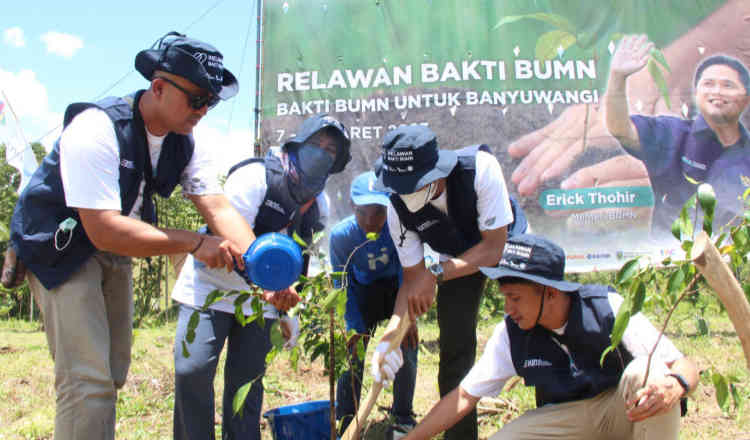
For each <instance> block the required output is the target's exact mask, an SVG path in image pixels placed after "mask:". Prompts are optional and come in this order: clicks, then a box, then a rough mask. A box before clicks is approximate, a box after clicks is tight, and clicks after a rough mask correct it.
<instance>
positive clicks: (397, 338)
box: [341, 312, 411, 440]
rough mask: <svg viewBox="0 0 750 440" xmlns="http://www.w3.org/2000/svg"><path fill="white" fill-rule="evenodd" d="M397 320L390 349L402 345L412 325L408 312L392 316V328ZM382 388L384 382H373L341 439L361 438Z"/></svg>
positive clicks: (352, 439)
mask: <svg viewBox="0 0 750 440" xmlns="http://www.w3.org/2000/svg"><path fill="white" fill-rule="evenodd" d="M396 321H398V323H397V325H396V330H394V333H393V337H391V340H390V342H389V344H388V351H390V350H393V349H394V348H396V347H398V346H400V345H401V341H402V340H403V339H404V336H406V332H407V331H408V330H409V327H410V326H411V320H410V319H409V314H408V312H407V313H406V315H405V316H404V317H403V318H401V317H399V316H398V315H393V316H392V317H391V320H390V321H389V322H388V327H389V328H390V327H391V326H392V325H393V323H394V322H396ZM382 389H383V384H382V383H380V382H373V384H372V388H370V392H369V393H368V394H367V401H365V404H364V405H361V406H360V407H359V411H357V416H356V417H355V418H354V420H352V421H351V423H349V426H348V427H347V428H346V431H345V432H344V435H342V436H341V440H355V439H358V438H359V432H360V431H361V430H362V426H363V425H364V423H365V421H367V417H368V416H369V415H370V411H372V407H373V406H375V402H376V401H377V400H378V395H380V391H381V390H382Z"/></svg>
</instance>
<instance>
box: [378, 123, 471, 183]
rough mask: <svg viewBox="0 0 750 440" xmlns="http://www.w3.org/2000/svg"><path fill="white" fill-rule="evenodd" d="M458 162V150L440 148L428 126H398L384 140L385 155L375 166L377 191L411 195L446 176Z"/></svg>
mask: <svg viewBox="0 0 750 440" xmlns="http://www.w3.org/2000/svg"><path fill="white" fill-rule="evenodd" d="M457 162H458V155H457V154H456V152H455V151H451V150H440V149H439V148H438V144H437V139H436V138H435V133H433V132H432V130H430V129H429V128H428V127H426V126H424V125H408V126H403V127H399V128H396V129H395V130H391V131H389V132H388V133H386V135H385V137H384V138H383V154H382V155H381V157H380V158H379V159H378V160H377V162H376V163H375V173H376V174H377V176H378V181H377V184H376V185H375V189H378V190H381V191H388V192H392V193H396V194H411V193H414V192H416V191H417V190H419V189H420V188H422V187H424V186H426V185H428V184H429V183H432V182H434V181H435V180H437V179H440V178H443V177H446V176H447V175H448V174H450V173H451V171H453V168H454V167H455V166H456V163H457Z"/></svg>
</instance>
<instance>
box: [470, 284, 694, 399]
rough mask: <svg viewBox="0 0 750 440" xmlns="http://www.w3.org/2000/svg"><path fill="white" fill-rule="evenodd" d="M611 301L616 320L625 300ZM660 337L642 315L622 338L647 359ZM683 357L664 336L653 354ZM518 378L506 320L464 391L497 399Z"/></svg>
mask: <svg viewBox="0 0 750 440" xmlns="http://www.w3.org/2000/svg"><path fill="white" fill-rule="evenodd" d="M608 299H609V304H610V306H611V307H612V312H613V313H614V314H615V316H616V315H617V312H618V310H620V306H621V305H622V303H623V298H622V296H620V295H619V294H617V293H614V292H610V293H609V296H608ZM566 325H567V323H566ZM564 329H565V326H563V327H562V328H560V329H557V330H556V332H557V333H559V334H562V332H563V331H564ZM658 337H659V331H658V330H657V329H656V328H655V327H654V326H653V325H652V324H651V322H650V321H649V320H648V319H647V318H646V317H645V316H644V315H643V313H637V314H636V315H635V316H632V317H631V318H630V322H629V323H628V326H627V327H626V328H625V332H624V333H623V335H622V343H623V345H624V346H625V349H627V350H628V351H629V352H630V353H631V354H632V355H633V357H634V358H635V357H641V356H648V353H649V352H650V351H651V349H652V348H653V346H654V344H655V343H656V339H657V338H658ZM682 357H683V355H682V353H680V351H679V350H677V347H675V346H674V344H673V343H672V341H670V340H669V339H667V338H666V336H662V338H661V340H659V345H658V346H657V348H656V351H655V352H654V360H659V361H662V362H664V363H670V362H674V361H676V360H677V359H680V358H682ZM516 375H517V372H516V368H515V367H514V366H513V358H512V356H511V352H510V338H509V337H508V331H507V329H506V328H505V320H503V322H501V323H500V324H498V325H497V327H495V331H494V332H493V333H492V337H490V339H489V341H487V345H486V346H485V348H484V352H483V353H482V357H481V358H479V360H478V361H477V363H476V364H474V366H473V367H472V368H471V370H470V371H469V373H468V374H467V375H466V377H464V379H463V380H462V381H461V388H463V389H464V390H465V391H466V392H467V393H469V394H471V395H472V396H474V397H495V396H497V395H498V394H500V392H501V391H502V390H503V386H504V385H505V382H506V381H507V380H508V379H510V378H511V377H513V376H516Z"/></svg>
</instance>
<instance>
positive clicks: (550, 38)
mask: <svg viewBox="0 0 750 440" xmlns="http://www.w3.org/2000/svg"><path fill="white" fill-rule="evenodd" d="M748 9H750V8H749V7H748V6H747V5H746V2H736V1H726V2H725V1H723V0H713V1H711V0H700V1H698V0H696V1H694V2H684V1H676V0H634V1H629V2H622V1H614V0H612V1H601V2H590V1H583V0H580V1H558V0H546V1H545V0H535V1H526V0H504V1H465V2H455V1H448V0H419V1H417V0H414V1H386V0H382V1H373V0H367V1H364V0H361V1H360V0H325V1H310V0H287V1H281V0H270V1H265V2H264V12H263V31H264V32H263V39H262V40H263V46H262V53H263V67H262V68H263V70H262V90H261V102H262V108H261V116H262V119H261V133H260V138H261V146H262V149H263V151H266V150H267V149H268V148H269V147H271V146H276V145H280V144H282V143H283V141H284V140H285V139H287V138H289V137H290V136H292V135H293V134H294V130H295V128H296V127H297V126H298V125H299V124H300V123H301V121H302V120H304V118H306V117H308V116H310V115H312V114H315V113H319V112H327V113H330V114H331V115H332V116H334V117H336V118H337V119H339V120H340V121H342V122H343V123H344V125H345V126H346V127H347V128H348V130H349V134H350V136H351V138H352V156H353V160H352V162H351V163H350V165H349V166H348V167H347V169H346V170H345V171H344V172H343V173H341V174H338V175H335V176H332V178H331V179H330V180H329V183H328V185H327V187H326V191H327V192H328V194H329V196H330V198H331V200H332V206H331V210H332V217H331V221H336V220H338V219H340V218H343V217H345V216H347V215H349V214H351V208H350V205H349V200H348V194H349V184H350V182H351V180H352V178H353V177H354V176H356V175H357V174H359V173H361V172H363V171H365V170H368V169H370V168H371V167H372V165H373V163H374V162H375V160H376V158H377V157H378V155H379V154H380V153H381V144H380V140H381V139H382V138H383V136H384V135H385V133H386V132H388V131H389V130H391V129H393V128H395V127H398V126H400V125H404V124H424V125H428V126H429V127H430V128H431V129H432V130H433V131H434V132H435V133H436V135H437V138H438V143H439V146H440V148H446V149H455V148H460V147H463V146H466V145H472V144H487V145H489V146H490V148H491V150H492V152H493V153H494V155H495V156H496V157H497V159H498V161H499V162H500V164H501V167H502V169H503V173H504V178H505V181H506V184H507V186H508V190H509V191H510V193H511V194H513V195H514V196H515V197H517V198H518V200H519V201H520V202H521V204H522V206H523V209H524V211H525V213H526V216H527V217H528V220H529V223H530V225H531V228H532V230H533V231H534V232H535V233H537V234H541V235H544V236H547V237H549V238H550V239H552V240H554V241H556V242H557V243H559V244H560V245H561V246H563V248H564V249H565V250H566V253H567V258H568V270H569V271H585V270H597V269H611V268H616V267H619V266H620V265H621V264H622V263H623V262H624V261H625V260H626V259H629V258H632V257H633V256H636V255H650V256H652V257H653V258H654V260H655V262H658V261H661V260H662V259H663V258H665V257H666V256H672V255H674V254H675V249H676V248H677V246H678V242H677V240H675V239H674V238H673V237H672V235H671V233H670V225H671V222H672V220H673V219H674V218H675V217H677V215H679V211H680V209H681V208H682V205H683V203H684V201H685V200H687V198H689V197H690V195H692V194H693V193H694V192H695V186H696V185H697V184H698V183H700V182H702V181H706V182H709V183H712V184H713V185H714V186H715V188H716V191H717V195H718V198H719V208H720V209H723V210H724V211H723V212H722V213H721V214H720V215H719V218H720V219H721V221H729V219H731V218H732V217H733V215H734V214H735V213H737V212H739V210H740V209H741V203H742V202H741V201H740V200H738V199H737V196H738V195H740V194H741V193H742V191H743V190H744V188H745V187H746V186H747V184H748V183H749V182H750V179H748V178H747V177H746V176H750V155H749V154H747V153H745V154H744V155H743V154H741V153H743V151H744V152H746V151H748V150H747V149H748V148H750V141H748V145H745V143H746V141H747V136H746V132H745V130H744V127H743V126H741V125H740V124H739V123H737V122H736V119H737V118H738V117H739V115H740V114H741V113H742V111H743V110H744V108H745V107H746V106H747V104H748V99H747V94H746V93H740V94H739V95H738V94H732V91H731V90H729V87H730V85H729V83H731V82H732V81H734V82H736V83H738V85H739V87H738V88H737V90H740V92H746V91H747V89H748V81H747V77H746V70H745V77H743V76H742V69H743V68H744V64H747V63H748V61H750V60H748V52H747V51H746V50H745V51H744V52H743V49H742V48H743V47H744V46H742V44H739V43H738V41H748V40H750V34H749V32H750V31H748V30H747V27H746V26H745V25H744V24H743V21H742V17H744V16H746V15H747V14H750V10H748ZM638 35H642V36H643V37H640V38H639V37H635V36H638ZM727 35H736V36H737V38H725V37H726V36H727ZM743 36H744V37H743ZM743 38H744V39H743ZM651 44H653V49H651ZM618 50H620V52H618ZM628 51H629V52H628ZM638 51H641V53H640V55H642V58H643V60H640V61H641V62H643V64H642V65H643V67H642V68H639V69H638V70H637V71H635V72H626V70H627V69H628V68H629V67H630V64H632V63H630V61H629V59H630V58H629V56H630V57H636V55H639V53H637V52H638ZM618 53H619V55H617V56H615V55H616V54H618ZM716 54H727V55H729V56H731V57H735V58H737V60H739V61H738V62H739V66H737V65H734V66H730V70H731V71H730V72H729V73H727V72H725V70H724V67H726V66H725V64H726V63H725V62H724V61H721V62H719V63H718V64H719V66H717V67H713V68H708V69H707V70H705V72H706V78H707V79H706V82H708V81H709V79H710V80H712V81H713V82H711V83H710V84H708V83H706V84H703V83H700V84H697V83H695V82H694V74H695V71H696V67H697V66H698V65H699V64H700V63H701V61H702V60H704V59H706V58H707V57H709V56H713V55H716ZM613 58H616V61H614V62H615V64H614V66H613V69H612V72H610V65H611V64H612V63H613ZM646 59H647V62H646V61H644V60H646ZM732 59H734V58H732ZM611 73H612V74H611ZM732 74H734V75H735V76H732ZM717 75H718V77H717V78H715V77H716V76H717ZM722 75H723V76H722ZM727 75H729V77H730V78H729V79H727V78H725V77H726V76H727ZM709 77H710V78H709ZM743 78H744V79H743ZM620 80H622V81H620ZM608 84H613V85H612V86H611V87H612V90H609V91H608ZM701 87H702V88H701ZM696 90H698V91H699V92H700V91H701V90H703V92H700V93H695V91H696ZM609 98H612V99H611V100H609ZM618 106H619V107H618ZM608 108H609V109H610V110H609V115H610V117H609V119H611V120H609V119H608V116H607V112H606V111H605V110H606V109H608ZM614 109H617V111H615V110H614ZM745 116H746V115H745ZM732 118H734V119H732ZM743 118H744V120H745V123H747V122H748V120H747V118H746V117H743ZM733 120H734V121H735V122H734V124H732V121H733ZM628 127H631V128H630V129H629V128H628ZM613 129H614V130H615V132H617V130H624V131H623V133H625V134H623V135H619V134H618V137H617V138H615V137H614V136H612V135H611V134H610V132H611V131H612V130H613ZM633 133H635V134H633ZM633 138H634V139H635V140H633ZM624 147H627V148H624ZM743 148H744V149H745V150H743ZM743 156H749V157H748V158H745V157H743Z"/></svg>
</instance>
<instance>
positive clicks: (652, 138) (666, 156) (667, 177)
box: [625, 115, 750, 231]
mask: <svg viewBox="0 0 750 440" xmlns="http://www.w3.org/2000/svg"><path fill="white" fill-rule="evenodd" d="M631 120H632V121H633V124H634V125H635V127H636V129H637V130H638V137H639V139H640V143H641V148H640V150H632V149H629V148H627V147H625V150H626V151H627V152H628V153H630V154H631V155H633V156H635V157H637V158H638V159H640V160H642V161H643V163H644V164H645V165H646V169H647V170H648V174H649V178H650V180H651V186H652V188H653V191H654V196H655V206H654V219H653V224H654V227H655V228H658V229H661V230H666V231H669V230H670V228H671V225H672V222H673V221H674V219H675V218H677V216H678V215H679V212H680V209H682V205H683V204H684V203H685V202H686V201H687V200H688V199H689V198H690V197H691V196H692V195H693V194H695V191H696V189H697V188H696V185H695V184H693V183H691V182H690V181H689V180H688V179H687V177H689V178H691V179H693V180H694V181H697V182H707V183H710V184H711V185H712V186H713V187H714V191H715V192H716V194H717V199H718V201H719V206H718V207H717V208H718V209H719V210H720V211H722V212H723V214H722V215H721V216H718V215H717V218H716V220H717V221H718V220H723V221H724V222H726V221H728V220H730V218H728V217H729V216H731V215H732V214H731V213H733V212H735V211H736V210H735V209H734V206H733V205H734V203H733V202H734V201H736V199H737V196H739V195H741V194H742V186H743V185H742V179H741V176H742V175H745V176H750V159H748V158H747V156H748V152H749V151H750V147H748V146H747V144H748V142H750V138H749V137H748V134H747V130H745V127H743V126H742V124H740V139H739V140H738V141H737V143H736V144H734V145H732V146H728V147H724V146H723V145H722V144H721V143H720V142H719V140H718V138H717V137H716V134H715V133H714V132H713V130H712V129H711V127H709V125H708V124H707V123H706V121H705V119H703V116H700V115H699V116H698V117H697V118H696V119H694V120H686V119H681V118H677V117H673V116H658V117H650V116H641V115H633V116H631ZM722 204H723V205H724V206H721V205H722ZM717 214H718V212H717Z"/></svg>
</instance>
